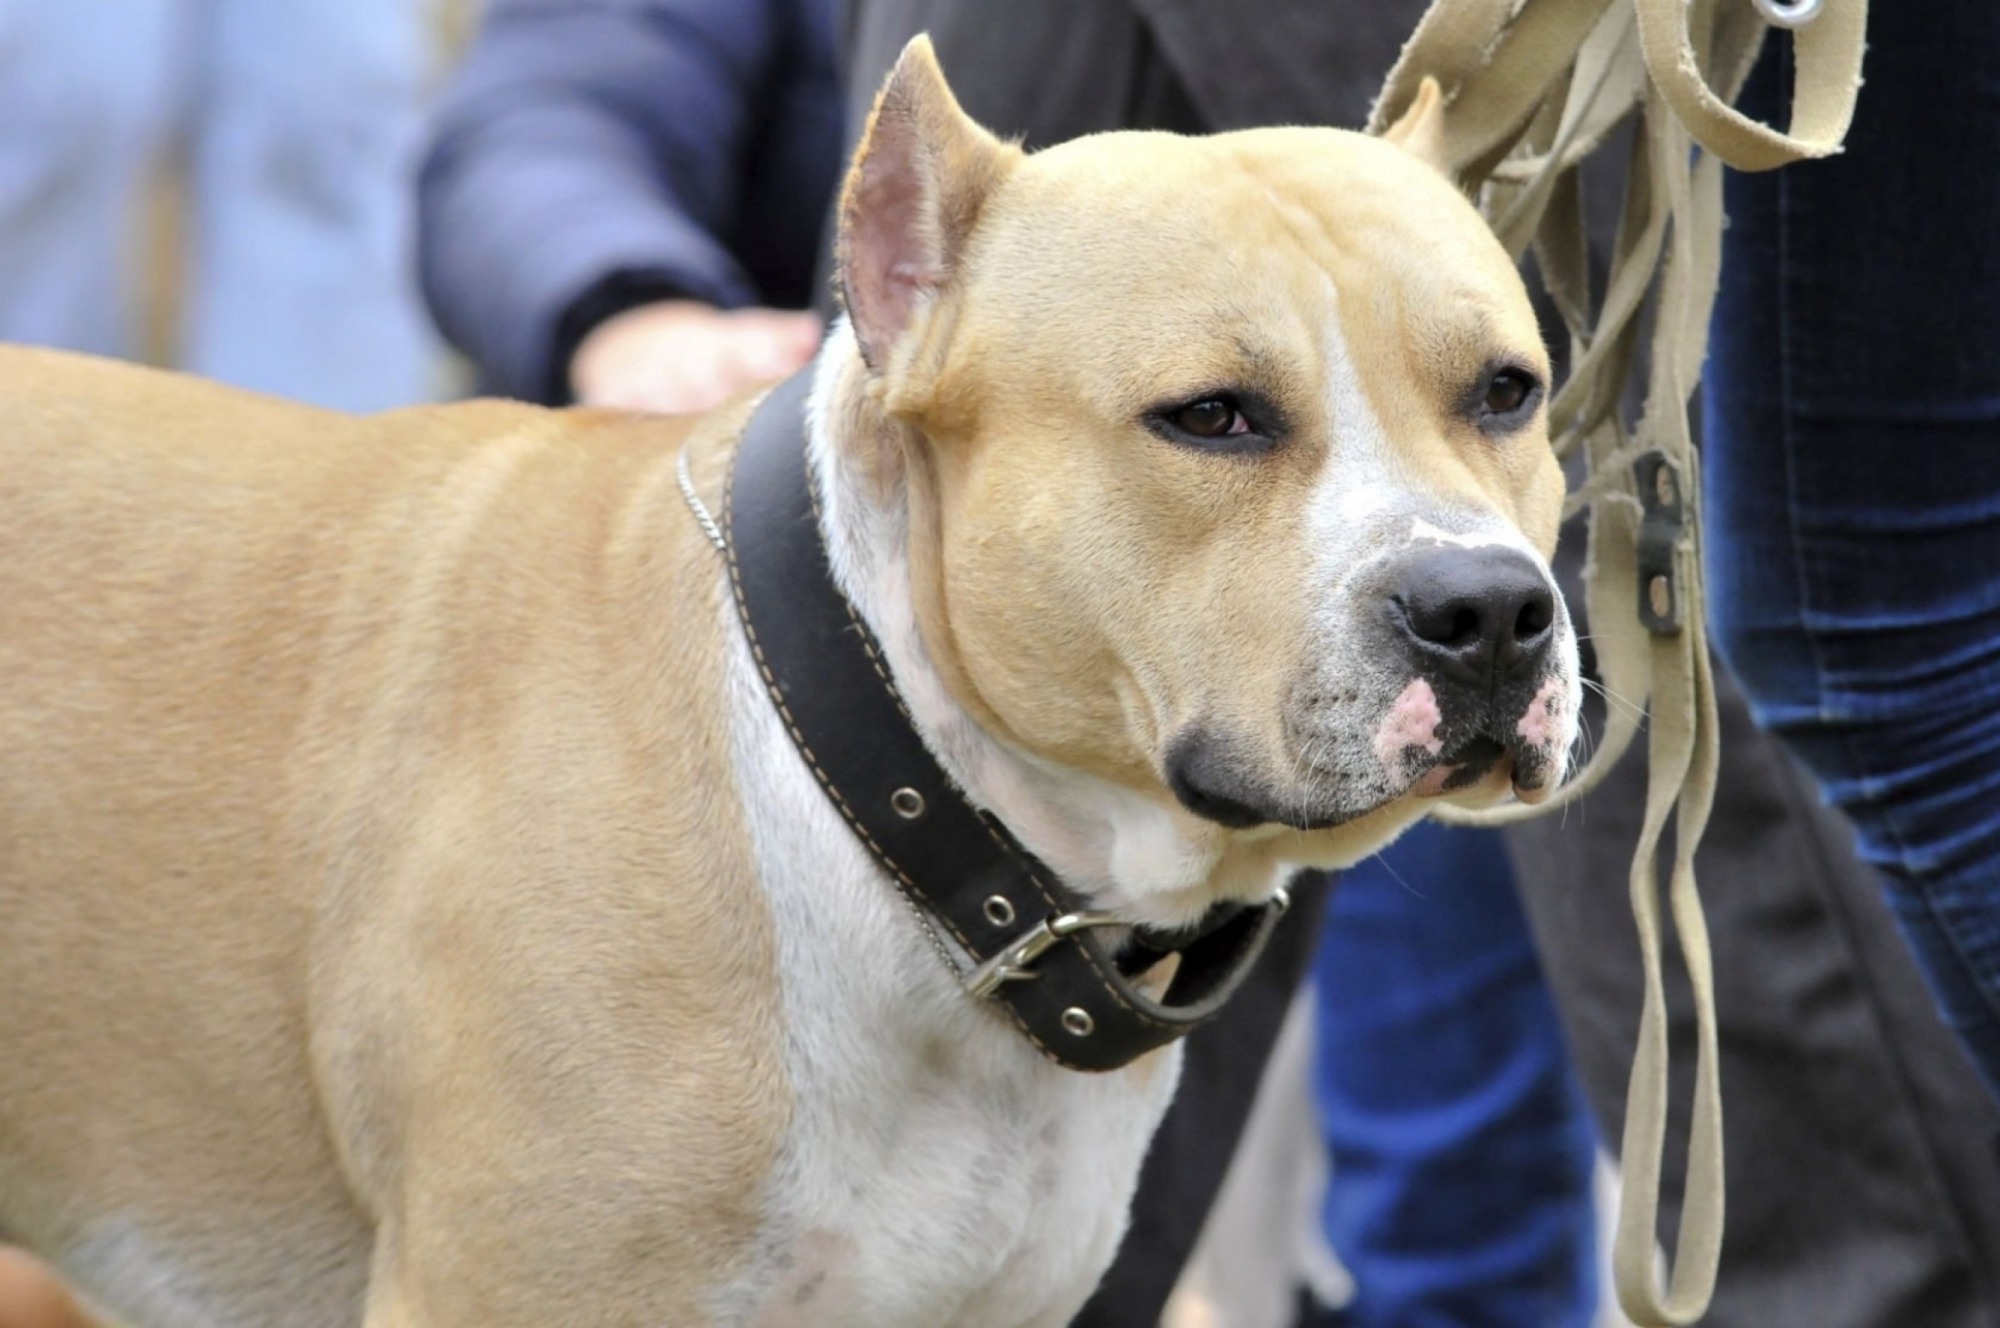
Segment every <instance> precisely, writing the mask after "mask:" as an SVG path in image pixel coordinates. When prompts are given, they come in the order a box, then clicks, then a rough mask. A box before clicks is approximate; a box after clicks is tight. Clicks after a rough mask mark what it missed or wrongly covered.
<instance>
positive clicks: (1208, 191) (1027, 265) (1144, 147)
mask: <svg viewBox="0 0 2000 1328" xmlns="http://www.w3.org/2000/svg"><path fill="white" fill-rule="evenodd" d="M993 205H994V207H995V209H996V210H997V211H1000V212H1013V213H1015V214H1016V215H1018V216H1021V217H1023V218H1024V219H1025V218H1033V219H1034V221H1035V224H1029V225H1021V226H1007V225H1002V226H984V227H982V231H983V232H984V235H983V236H982V237H981V238H982V241H983V243H978V244H976V245H975V252H974V255H973V260H974V262H976V263H977V264H978V266H979V267H980V268H982V269H983V270H984V272H985V273H986V274H988V275H990V276H993V277H996V278H999V280H997V281H995V282H994V283H993V284H992V286H991V287H990V288H992V289H1001V290H1004V291H1005V292H1006V299H1007V300H1008V301H1009V302H1010V304H1012V305H1013V306H1014V307H1013V312H1015V313H1017V314H1018V315H1020V317H1021V320H1022V322H1023V325H1024V326H1027V327H1031V328H1033V329H1034V332H1035V334H1036V335H1046V334H1047V333H1048V332H1049V331H1050V330H1051V328H1052V327H1056V326H1060V327H1065V328H1068V329H1071V330H1073V331H1075V332H1076V333H1078V334H1079V335H1084V336H1088V335H1090V334H1091V332H1092V331H1093V330H1094V331H1095V332H1096V333H1098V334H1101V335H1110V336H1115V337H1116V338H1117V340H1118V342H1119V344H1120V346H1121V348H1123V349H1125V350H1128V351H1140V350H1141V349H1142V348H1145V349H1149V350H1151V351H1152V353H1154V354H1157V355H1160V356H1164V357H1166V358H1169V359H1171V358H1174V357H1175V356H1177V355H1179V354H1183V353H1186V352H1188V351H1190V350H1192V349H1196V348H1199V349H1200V350H1201V351H1202V353H1205V354H1212V353H1214V349H1215V343H1217V342H1218V341H1234V342H1237V343H1240V344H1241V347H1242V349H1243V350H1244V351H1245V352H1246V353H1249V354H1256V353H1259V351H1260V350H1261V351H1264V352H1276V351H1278V350H1279V349H1280V348H1282V347H1287V346H1289V347H1292V348H1297V347H1299V346H1300V345H1301V343H1302V342H1304V343H1306V344H1311V343H1313V342H1317V341H1318V340H1319V337H1320V333H1321V331H1322V327H1321V325H1322V324H1323V323H1324V321H1325V320H1326V319H1327V318H1328V317H1329V316H1331V315H1333V314H1334V313H1335V312H1336V311H1337V313H1338V318H1339V320H1340V322H1341V323H1342V325H1343V326H1345V327H1346V328H1347V336H1348V337H1349V339H1350V340H1355V341H1360V342H1364V343H1365V342H1371V341H1373V340H1375V339H1376V338H1377V337H1387V338H1390V339H1392V340H1394V341H1397V342H1398V343H1400V344H1403V345H1410V344H1412V343H1414V344H1415V345H1416V346H1417V347H1418V348H1419V349H1420V350H1424V351H1435V352H1436V353H1437V354H1439V355H1442V356H1448V357H1450V358H1452V359H1462V358H1471V359H1474V360H1475V361H1476V360H1477V359H1478V358H1480V357H1482V356H1485V355H1490V354H1495V353H1502V352H1506V353H1512V354H1516V355H1527V356H1531V357H1533V358H1535V359H1537V360H1539V358H1540V357H1541V354H1542V350H1541V344H1540V337H1539V333H1538V331H1537V328H1536V325H1535V321H1534V316H1533V313H1532V310H1531V309H1530V307H1529V305H1528V302H1527V296H1526V292H1525V290H1524V288H1523V287H1522V284H1521V282H1520V279H1519V277H1518V275H1517V274H1516V272H1515V271H1514V268H1513V265H1512V264H1511V263H1510V262H1509V260H1508V258H1507V256H1506V254H1505V252H1504V250H1502V249H1501V247H1500V245H1499V243H1498V242H1497V241H1496V240H1495V239H1494V237H1493V235H1492V232H1491V231H1490V230H1489V229H1488V227H1487V226H1486V224H1485V222H1484V221H1483V220H1482V219H1481V218H1480V217H1479V215H1478V213H1477V212H1476V211H1474V210H1473V208H1472V207H1471V205H1470V204H1469V203H1467V202H1466V200H1465V199H1464V198H1463V197H1462V196H1461V195H1460V194H1459V193H1458V192H1457V191H1456V190H1455V189H1454V188H1453V187H1452V186H1451V185H1450V184H1449V183H1447V182H1446V181H1445V180H1444V179H1443V178H1442V177H1440V176H1439V175H1437V174H1436V173H1435V172H1434V171H1433V170H1431V169H1430V168H1429V167H1428V166H1426V165H1424V164H1423V163H1422V162H1419V161H1417V160H1416V159H1415V158H1413V157H1411V156H1410V155H1409V154H1407V153H1405V152H1404V151H1402V150H1401V149H1399V148H1397V147H1395V146H1393V145H1391V144H1387V143H1383V142H1381V141H1379V140H1376V139H1371V138H1367V137H1364V136H1362V135H1359V134H1353V133H1348V132H1345V131H1341V130H1331V129H1265V130H1252V131H1246V132H1241V133H1234V134H1222V135H1216V136H1213V137H1208V138H1183V137H1179V136H1176V135H1169V134H1151V133H1118V134H1102V135H1095V136H1092V137H1090V138H1086V139H1080V140H1076V141H1074V142H1072V143H1068V144H1064V145H1061V146H1058V147H1054V148H1050V149H1047V150H1045V151H1043V152H1039V153H1036V154H1034V155H1032V156H1030V157H1029V158H1028V159H1027V160H1026V161H1025V162H1024V163H1023V164H1022V167H1021V169H1019V170H1017V171H1016V172H1015V173H1014V176H1013V178H1012V179H1011V180H1010V181H1009V182H1008V184H1007V186H1006V188H1005V189H1004V190H1003V191H1002V195H1001V197H999V198H997V199H995V200H993ZM1052 218H1060V224H1059V227H1056V226H1052V225H1051V219H1052ZM1458 343H1466V344H1464V345H1460V344H1458Z"/></svg>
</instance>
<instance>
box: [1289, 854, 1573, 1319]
mask: <svg viewBox="0 0 2000 1328" xmlns="http://www.w3.org/2000/svg"><path fill="white" fill-rule="evenodd" d="M1315 982H1316V986H1317V992H1318V998H1319V1009H1318V1014H1319V1046H1318V1048H1317V1053H1318V1054H1317V1057H1316V1062H1315V1065H1314V1087H1315V1096H1316V1097H1317V1099H1318V1104H1319V1109H1320V1119H1321V1123H1322V1125H1323V1128H1324V1130H1325V1133H1326V1138H1327V1142H1328V1146H1329V1147H1330V1149H1331V1150H1332V1153H1333V1183H1332V1184H1331V1185H1330V1186H1329V1187H1328V1190H1327V1197H1326V1203H1325V1208H1324V1210H1323V1213H1322V1218H1323V1221H1324V1225H1325V1230H1326V1234H1327V1238H1328V1241H1329V1243H1330V1244H1331V1245H1332V1246H1333V1248H1334V1250H1335V1252H1336V1253H1338V1254H1339V1255H1340V1258H1341V1262H1342V1263H1344V1264H1345V1265H1346V1266H1347V1269H1348V1271H1349V1272H1350V1273H1352V1274H1353V1276H1354V1282H1355V1296H1354V1299H1353V1301H1352V1303H1350V1304H1349V1305H1348V1306H1347V1307H1346V1309H1345V1311H1344V1312H1343V1313H1342V1314H1341V1315H1340V1316H1339V1318H1338V1320H1337V1322H1339V1323H1340V1324H1342V1325H1343V1328H1588V1325H1589V1324H1590V1323H1591V1321H1592V1318H1593V1317H1594V1315H1595V1312H1596V1309H1597V1299H1598V1291H1597V1273H1596V1262H1595V1253H1596V1228H1595V1220H1596V1214H1595V1207H1594V1205H1593V1203H1592V1198H1591V1173H1592V1169H1593V1167H1594V1165H1595V1158H1596V1148H1595V1143H1594V1140H1593V1136H1592V1133H1591V1128H1590V1124H1589V1120H1588V1117H1587V1116H1586V1114H1585V1111H1584V1107H1583V1099H1582V1093H1581V1090H1580V1089H1579V1087H1578V1086H1577V1083H1576V1081H1575V1077H1574V1076H1573V1075H1572V1074H1571V1072H1570V1063H1569V1056H1568V1052H1567V1050H1566V1048H1565V1047H1564V1045H1563V1040H1562V1033H1561V1030H1560V1028H1559V1027H1558V1026H1557V1023H1556V1013H1555V1006H1554V1004H1553V1003H1552V1002H1551V1001H1550V999H1549V993H1548V988H1547V986H1546V985H1545V984H1544V982H1543V979H1542V972H1541V965H1540V963H1539V961H1538V960H1537V958H1536V955H1535V950H1534V945H1533V943H1532V941H1531V939H1530V937H1529V934H1528V925H1527V919H1526V917H1525V915H1524V914H1523V913H1522V911H1521V905H1520V901H1519V899H1518V898H1517V896H1516V894H1515V889H1514V878H1513V872H1512V870H1511V868H1510V867H1509V866H1508V862H1507V858H1506V855H1505V851H1504V850H1503V848H1502V846H1501V843H1500V836H1499V835H1498V834H1497V833H1495V832H1493V831H1490V830H1465V829H1452V828H1448V827H1445V826H1441V825H1419V826H1417V827H1416V828H1415V829H1413V830H1411V831H1410V832H1409V833H1408V834H1406V835H1404V836H1403V837H1402V838H1401V839H1399V840H1397V841H1396V842H1395V843H1394V844H1393V845H1391V846H1390V847H1389V848H1388V849H1387V850H1386V851H1385V852H1384V853H1382V854H1381V855H1380V857H1379V858H1375V859H1370V860H1369V861H1367V862H1365V863H1362V864H1361V865H1360V866H1358V867H1356V868H1354V869H1352V870H1351V871H1347V872H1344V873H1342V875H1341V877H1340V879H1339V880H1338V881H1336V882H1335V884H1334V889H1333V896H1332V899H1331V900H1330V901H1329V903H1328V906H1327V915H1326V925H1325V930H1324V933H1323V935H1322V937H1321V941H1320V952H1319V957H1318V959H1317V962H1316V966H1315Z"/></svg>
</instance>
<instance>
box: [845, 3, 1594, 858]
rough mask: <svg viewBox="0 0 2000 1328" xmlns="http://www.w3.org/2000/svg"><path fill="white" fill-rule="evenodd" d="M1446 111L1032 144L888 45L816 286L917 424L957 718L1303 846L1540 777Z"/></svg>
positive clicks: (1500, 302) (1529, 529)
mask: <svg viewBox="0 0 2000 1328" xmlns="http://www.w3.org/2000/svg"><path fill="white" fill-rule="evenodd" d="M1442 113H1443V112H1442V110H1441V109H1440V107H1439V105H1438V103H1437V98H1436V97H1435V90H1434V89H1427V92H1426V95H1425V96H1424V97H1423V98H1422V99H1420V101H1419V104H1418V105H1417V107H1416V108H1415V109H1413V110H1412V112H1411V113H1410V115H1409V116H1408V117H1406V118H1405V120H1404V121H1403V123H1401V124H1399V125H1398V126H1397V128H1396V130H1394V131H1392V133H1391V135H1390V136H1389V139H1388V140H1387V141H1384V140H1380V139H1371V138H1367V137H1364V136H1362V135H1359V134H1353V133H1347V132H1343V131H1338V130H1328V129H1269V130H1257V131H1251V132H1245V133H1234V134H1224V135H1219V136H1216V137H1212V138H1183V137H1178V136H1174V135H1168V134H1148V133H1119V134H1105V135H1099V136H1094V137H1090V138H1084V139H1080V140H1077V141H1074V142H1071V143H1066V144H1064V145H1062V146H1059V147H1054V148H1050V149H1048V150H1046V151H1043V152H1038V153H1036V154H1034V155H1033V156H1027V155H1024V154H1023V153H1021V152H1020V151H1019V150H1017V149H1016V148H1014V147H1013V146H1011V145H1008V144H1005V143H1002V142H1000V141H998V140H996V139H995V138H993V137H992V136H991V135H989V134H987V133H986V132H985V131H984V130H982V129H980V128H979V127H978V126H976V125H974V124H973V123H972V122H971V121H970V120H969V119H968V118H967V117H966V116H965V115H964V113H963V112H962V111H961V110H960V109H959V107H958V105H957V103H956V102H955V101H954V100H953V99H952V96H951V94H950V92H949V90H948V89H947V88H946V86H945V84H944V80H943V78H942V76H941V75H940V73H939V71H938V68H937V65H936V63H935V61H934V59H933V58H932V56H931V53H930V48H929V46H928V44H926V43H925V42H923V41H922V39H919V41H918V42H916V43H913V44H912V46H911V48H910V49H909V50H908V51H906V52H905V54H904V56H903V58H902V60H901V62H900V63H899V64H898V66H897V68H896V70H895V72H894V73H893V75H892V76H891V78H890V80H889V82H888V85H887V87H886V89H885V90H884V92H883V93H882V95H881V98H880V99H879V101H878V102H877V105H876V109H875V112H874V115H873V117H872V118H871V120H870V122H869V125H868V129H867V131H866V134H865V136H864V139H863V142H862V146H861V149H860V152H859V154H858V155H857V158H856V162H855V165H854V167H853V169H852V171H851V173H850V175H849V178H848V181H847V185H846V188H845V191H844V194H843V197H842V200H841V208H840V219H839V233H838V234H839V240H838V244H839V276H840V282H841V288H842V294H843V298H844V300H845V303H846V307H847V310H848V314H849V318H850V321H851V324H852V327H853V331H854V335H855V337H856V339H857V341H858V343H859V346H860V350H861V353H862V358H863V359H864V360H865V362H866V365H867V374H868V385H867V392H868V394H869V396H870V397H871V398H872V400H873V402H874V403H875V405H876V407H878V408H879V409H880V410H881V411H883V412H884V413H886V414H887V415H888V416H889V417H891V418H892V419H895V420H899V421H901V422H903V423H904V424H907V425H909V426H912V427H911V428H909V429H907V430H904V431H903V435H904V436H905V437H906V438H907V439H909V440H911V441H908V442H907V443H905V444H904V445H902V446H901V448H900V452H901V453H902V455H900V456H898V457H896V458H894V459H893V462H882V463H881V464H884V465H887V464H893V465H894V467H895V468H896V470H897V472H898V475H899V483H900V484H902V486H903V487H904V488H905V489H906V491H907V494H908V498H907V502H908V511H909V520H910V534H909V539H910V582H911V591H912V595H913V598H914V600H915V604H916V609H917V617H918V622H919V624H920V626H921V630H922V637H923V642H924V646H925V648H926V650H927V652H928V654H929V656H930V657H931V659H932V660H933V661H934V662H935V664H936V666H937V668H938V669H939V671H940V672H941V674H942V675H943V677H944V679H945V680H946V683H947V685H948V686H949V688H950V690H951V693H952V695H953V698H954V699H955V701H956V702H957V703H958V704H959V705H960V706H962V707H963V708H964V709H965V710H966V711H967V712H969V713H970V714H971V715H972V716H974V717H975V718H976V719H977V721H978V722H979V723H980V724H981V725H982V726H983V727H984V728H985V729H987V730H988V731H989V732H990V733H991V734H993V735H995V736H997V737H999V738H1001V739H1002V740H1003V741H1005V742H1008V743H1010V744H1013V745H1014V746H1015V747H1017V748H1018V749H1021V750H1024V751H1026V752H1028V753H1031V754H1034V755H1035V756H1038V757H1039V758H1042V759H1044V760H1046V761H1048V762H1051V763H1055V764H1058V765H1060V766H1062V767H1064V768H1067V769H1070V770H1076V771H1082V772H1086V773H1088V774H1090V775H1092V776H1096V777H1098V778H1101V779H1103V780H1108V781H1112V782H1114V783H1116V784H1118V785H1121V786H1123V787H1124V788H1126V789H1130V790H1134V791H1137V792H1139V793H1140V794H1142V795H1145V796H1151V797H1154V798H1157V799H1158V801H1159V802H1160V803H1161V804H1163V805H1166V806H1171V807H1173V808H1174V811H1173V814H1174V815H1175V816H1177V817H1182V818H1187V819H1190V820H1191V819H1192V818H1200V819H1201V820H1202V821H1204V822H1206V823H1207V826H1208V830H1207V831H1205V833H1212V834H1215V835H1220V836H1224V837H1234V838H1240V839H1242V840H1244V841H1246V842H1249V841H1263V842H1268V841H1271V840H1273V839H1283V840H1284V841H1285V844H1286V847H1285V850H1284V852H1285V856H1286V857H1287V858H1288V859H1289V860H1292V861H1300V862H1321V863H1334V862H1339V861H1343V860H1352V859H1353V858H1354V857H1357V856H1360V855H1362V854H1364V853H1366V852H1369V851H1372V850H1373V849H1374V848H1376V847H1378V846H1379V845H1380V844H1381V843H1382V842H1383V840H1384V839H1386V838H1387V837H1388V835H1390V834H1392V833H1394V831H1395V830H1397V829H1399V828H1401V826H1402V825H1404V824H1406V823H1407V822H1408V821H1410V820H1411V819H1414V817H1416V816H1417V815H1420V814H1421V813H1422V811H1423V810H1425V809H1426V807H1427V805H1429V804H1427V803H1426V801H1425V800H1426V799H1438V798H1442V799H1446V800H1450V801H1454V802H1459V803H1471V802H1477V801H1492V800H1494V799H1496V798H1498V797H1500V796H1503V795H1504V794H1505V793H1506V792H1507V790H1508V789H1509V788H1510V787H1511V788H1512V789H1513V790H1514V791H1515V792H1516V793H1517V794H1518V795H1519V796H1521V797H1523V798H1526V799H1535V798H1538V797H1540V796H1543V795H1544V794H1545V793H1546V791H1547V790H1548V789H1549V788H1550V787H1551V786H1552V785H1553V784H1554V783H1555V782H1556V781H1557V780H1558V779H1560V777H1561V775H1562V773H1563V771H1564V769H1565V766H1566V762H1567V754H1568V751H1569V747H1570V744H1571V741H1572V739H1573V737H1574V735H1575V731H1576V730H1575V724H1576V718H1575V716H1576V709H1577V661H1576V642H1575V636H1574V633H1573V631H1572V629H1571V627H1570V623H1569V619H1568V615H1567V613H1566V611H1565V609H1564V606H1563V603H1562V599H1561V597H1560V596H1559V595H1558V593H1557V591H1556V588H1555V584H1554V582H1553V580H1552V578H1551V577H1550V575H1549V569H1548V563H1547V557H1548V555H1549V553H1550V551H1551V549H1552V547H1553V545H1554V542H1555V537H1556V527H1557V522H1558V518H1559V514H1560V510H1561V506H1562V498H1563V481H1562V477H1561V474H1560V473H1559V471H1558V468H1557V465H1556V462H1555V459H1554V457H1553V455H1552V453H1551V451H1550V447H1549V442H1548V437H1547V433H1546V429H1545V425H1544V420H1543V411H1542V405H1543V401H1544V398H1545V396H1546V393H1547V384H1548V381H1549V367H1548V363H1547V359H1546V356H1545V353H1544V349H1543V346H1542V343H1541V338H1540V334H1539V331H1538V329H1537V326H1536V322H1535V319H1534V316H1533V314H1532V313H1531V311H1530V308H1529V304H1528V300H1527V296H1526V293H1525V291H1524V289H1523V287H1522V284H1521V281H1520V279H1519V277H1518V276H1517V274H1516V273H1515V271H1514V268H1513V265H1512V264H1511V263H1510V262H1509V261H1508V258H1507V256H1506V254H1505V253H1504V252H1503V251H1502V249H1501V247H1500V245H1499V244H1498V243H1497V242H1496V241H1495V239H1494V238H1493V236H1492V234H1491V232H1490V230H1489V229H1488V228H1487V226H1486V225H1485V223H1484V222H1483V221H1482V220H1481V219H1480V217H1479V216H1478V214H1477V213H1476V212H1475V211H1474V210H1473V208H1472V207H1471V206H1470V205H1469V204H1468V203H1467V202H1466V200H1465V199H1464V198H1463V197H1462V196H1461V195H1460V194H1459V193H1458V191H1457V190H1456V189H1455V188H1454V187H1453V186H1452V184H1451V183H1450V182H1448V181H1447V180H1446V179H1445V178H1444V177H1443V176H1442V175H1441V174H1440V173H1439V172H1438V171H1437V170H1436V169H1434V168H1433V167H1432V166H1431V165H1429V164H1427V162H1426V160H1425V159H1424V156H1423V150H1424V145H1425V142H1426V141H1427V140H1428V139H1429V138H1430V137H1431V135H1433V134H1434V133H1435V131H1436V127H1437V124H1438V118H1437V117H1439V116H1440V115H1441V114H1442Z"/></svg>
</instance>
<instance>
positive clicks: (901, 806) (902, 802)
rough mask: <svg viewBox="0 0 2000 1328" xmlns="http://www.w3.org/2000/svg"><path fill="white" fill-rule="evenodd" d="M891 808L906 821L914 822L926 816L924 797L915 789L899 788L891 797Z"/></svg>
mask: <svg viewBox="0 0 2000 1328" xmlns="http://www.w3.org/2000/svg"><path fill="white" fill-rule="evenodd" d="M889 807H890V810H892V811H894V812H895V813H896V815H898V816H900V817H902V818H903V819H904V820H906V821H914V820H916V819H917V818H918V817H920V816H922V815H923V814H924V795H923V794H921V793H919V792H917V791H916V790H915V789H913V788H907V787H905V788H899V789H897V790H896V791H895V792H894V793H891V794H890V795H889Z"/></svg>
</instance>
